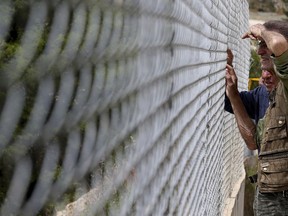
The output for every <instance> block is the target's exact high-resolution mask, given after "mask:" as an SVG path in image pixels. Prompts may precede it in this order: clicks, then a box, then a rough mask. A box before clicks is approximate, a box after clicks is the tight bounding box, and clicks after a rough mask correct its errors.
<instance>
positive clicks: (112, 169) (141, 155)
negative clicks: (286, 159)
mask: <svg viewBox="0 0 288 216" xmlns="http://www.w3.org/2000/svg"><path fill="white" fill-rule="evenodd" d="M0 14H1V16H0V188H1V189H0V203H1V215H3V216H10V215H21V216H32V215H58V216H60V215H75V216H76V215H77V216H78V215H141V216H142V215H179V216H180V215H181V216H182V215H197V216H199V215H211V216H212V215H213V216H215V215H221V214H223V211H224V209H225V204H226V200H227V199H228V198H229V196H230V194H231V191H232V188H233V185H234V184H235V182H237V180H238V179H239V176H240V175H241V174H242V172H243V164H242V160H243V144H242V141H241V139H240V137H239V135H238V130H237V127H236V126H235V123H234V120H233V117H232V116H231V115H228V114H226V113H225V112H224V111H223V102H224V98H223V95H224V86H225V80H224V74H225V64H226V49H227V46H229V47H230V48H231V49H232V50H233V51H234V54H235V62H234V65H235V68H236V70H237V73H238V74H239V87H240V88H242V89H243V88H246V86H247V83H246V82H247V81H246V80H247V77H248V70H249V55H250V51H249V42H248V41H243V40H241V39H240V37H241V34H242V33H243V32H244V31H245V30H246V29H247V27H248V3H247V2H246V1H242V0H201V1H200V0H84V1H83V0H46V1H45V0H37V1H36V0H30V1H27V0H2V1H1V2H0Z"/></svg>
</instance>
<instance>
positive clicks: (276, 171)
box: [258, 82, 288, 193]
mask: <svg viewBox="0 0 288 216" xmlns="http://www.w3.org/2000/svg"><path fill="white" fill-rule="evenodd" d="M284 91H285V90H284V86H283V84H282V82H280V83H279V84H278V86H277V89H276V91H274V97H273V99H272V101H271V103H270V106H269V108H268V109H267V111H266V114H265V118H264V122H263V127H264V128H263V130H262V131H263V133H262V132H261V131H260V133H261V141H260V151H259V161H258V186H259V190H260V192H264V193H265V192H279V191H283V190H288V137H287V134H288V133H287V122H288V101H287V98H286V96H285V94H284ZM260 124H261V122H260ZM258 129H259V128H258Z"/></svg>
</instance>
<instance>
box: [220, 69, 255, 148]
mask: <svg viewBox="0 0 288 216" xmlns="http://www.w3.org/2000/svg"><path fill="white" fill-rule="evenodd" d="M225 78H226V95H227V97H228V98H229V100H230V102H231V105H232V109H233V112H234V115H235V118H236V122H237V126H238V128H239V131H240V134H241V136H242V138H243V139H244V141H245V143H246V145H247V147H248V148H249V149H250V150H255V149H257V145H256V141H255V134H256V126H255V124H254V122H253V121H252V120H251V119H250V117H249V115H248V113H247V111H246V109H245V107H244V104H243V102H242V100H241V98H240V95H239V92H238V89H237V76H236V74H235V71H234V69H233V67H231V65H229V64H227V65H226V77H225Z"/></svg>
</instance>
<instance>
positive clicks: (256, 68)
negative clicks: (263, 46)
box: [249, 49, 261, 78]
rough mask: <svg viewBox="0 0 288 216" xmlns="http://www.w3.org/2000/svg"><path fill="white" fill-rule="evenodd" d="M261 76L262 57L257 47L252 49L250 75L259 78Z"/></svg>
mask: <svg viewBox="0 0 288 216" xmlns="http://www.w3.org/2000/svg"><path fill="white" fill-rule="evenodd" d="M260 76H261V64H260V57H259V55H258V54H257V52H256V50H255V49H251V57H250V70H249V77H250V78H258V77H260Z"/></svg>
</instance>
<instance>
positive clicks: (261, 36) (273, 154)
mask: <svg viewBox="0 0 288 216" xmlns="http://www.w3.org/2000/svg"><path fill="white" fill-rule="evenodd" d="M242 38H243V39H245V38H250V39H253V40H259V47H258V54H259V55H260V56H261V67H262V69H268V68H269V67H270V69H273V68H275V73H276V75H277V76H278V78H279V79H280V81H279V83H278V85H277V87H276V89H275V90H273V91H272V92H271V93H270V104H269V107H268V109H267V111H266V113H265V116H264V118H263V119H261V120H259V122H258V124H257V127H256V125H255V124H254V123H253V121H252V120H251V119H250V118H249V115H248V113H247V111H246V110H245V108H244V105H243V103H242V101H241V98H240V96H239V92H238V90H237V76H236V74H235V71H234V70H233V67H231V65H229V64H227V65H226V94H227V96H228V98H229V99H230V102H231V105H232V108H233V111H234V114H235V118H236V122H237V125H238V127H239V131H240V133H241V135H242V137H243V139H244V141H245V143H246V145H247V147H248V148H249V149H251V150H254V149H258V151H259V155H258V178H257V190H256V194H255V200H254V205H253V207H254V213H255V215H256V216H258V215H269V216H271V215H288V136H287V120H288V42H287V41H288V22H286V21H268V22H265V23H264V24H263V25H262V24H256V25H253V26H251V27H250V28H249V31H248V32H247V33H245V34H244V35H243V37H242ZM273 63H274V64H273ZM256 128H257V129H256Z"/></svg>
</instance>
